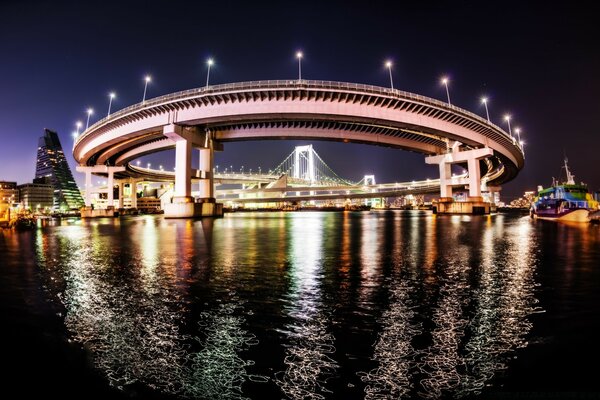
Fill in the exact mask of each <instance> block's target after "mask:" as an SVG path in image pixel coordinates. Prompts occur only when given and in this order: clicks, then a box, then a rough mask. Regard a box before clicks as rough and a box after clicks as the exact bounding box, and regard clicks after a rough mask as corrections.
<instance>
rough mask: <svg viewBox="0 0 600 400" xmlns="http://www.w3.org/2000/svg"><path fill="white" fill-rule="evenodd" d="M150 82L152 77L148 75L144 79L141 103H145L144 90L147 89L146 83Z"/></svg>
mask: <svg viewBox="0 0 600 400" xmlns="http://www.w3.org/2000/svg"><path fill="white" fill-rule="evenodd" d="M151 81H152V77H151V76H150V75H146V77H145V78H144V82H145V83H144V96H143V97H142V103H143V102H145V101H146V89H148V82H151Z"/></svg>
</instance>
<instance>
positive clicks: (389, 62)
mask: <svg viewBox="0 0 600 400" xmlns="http://www.w3.org/2000/svg"><path fill="white" fill-rule="evenodd" d="M392 65H393V64H392V62H391V61H390V60H387V61H386V62H385V66H386V67H387V69H388V71H389V73H390V88H392V89H394V80H393V79H392Z"/></svg>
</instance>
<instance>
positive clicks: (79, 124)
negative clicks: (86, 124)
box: [75, 121, 83, 136]
mask: <svg viewBox="0 0 600 400" xmlns="http://www.w3.org/2000/svg"><path fill="white" fill-rule="evenodd" d="M82 126H83V122H81V121H77V122H75V127H76V128H77V136H79V130H80V129H81V127H82Z"/></svg>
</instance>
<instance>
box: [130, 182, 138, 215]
mask: <svg viewBox="0 0 600 400" xmlns="http://www.w3.org/2000/svg"><path fill="white" fill-rule="evenodd" d="M129 190H130V193H129V196H130V199H131V208H137V181H136V180H135V179H130V180H129Z"/></svg>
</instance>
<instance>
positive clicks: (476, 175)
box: [467, 158, 481, 197]
mask: <svg viewBox="0 0 600 400" xmlns="http://www.w3.org/2000/svg"><path fill="white" fill-rule="evenodd" d="M467 165H468V168H469V197H481V171H480V169H479V160H478V159H477V158H470V159H469V160H468V161H467Z"/></svg>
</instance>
